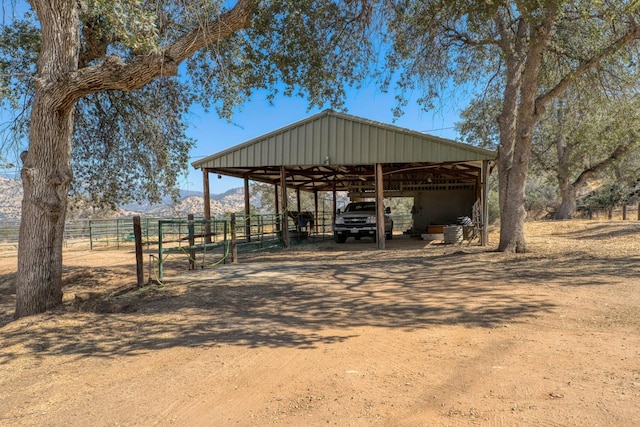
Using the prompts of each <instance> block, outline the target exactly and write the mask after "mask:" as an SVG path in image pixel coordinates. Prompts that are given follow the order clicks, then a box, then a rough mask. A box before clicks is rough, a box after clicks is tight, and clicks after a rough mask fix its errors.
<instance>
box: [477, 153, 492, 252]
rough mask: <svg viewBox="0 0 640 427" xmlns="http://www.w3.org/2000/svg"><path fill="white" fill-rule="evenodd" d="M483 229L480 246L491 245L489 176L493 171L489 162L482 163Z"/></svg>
mask: <svg viewBox="0 0 640 427" xmlns="http://www.w3.org/2000/svg"><path fill="white" fill-rule="evenodd" d="M481 173H482V199H481V200H482V229H481V233H480V246H487V244H488V243H489V176H490V174H491V169H490V168H489V161H488V160H483V161H482V171H481Z"/></svg>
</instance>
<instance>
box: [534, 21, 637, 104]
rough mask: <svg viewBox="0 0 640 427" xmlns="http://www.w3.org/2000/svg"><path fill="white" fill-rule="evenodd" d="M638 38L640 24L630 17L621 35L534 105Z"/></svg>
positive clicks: (545, 100)
mask: <svg viewBox="0 0 640 427" xmlns="http://www.w3.org/2000/svg"><path fill="white" fill-rule="evenodd" d="M639 38H640V25H638V24H637V23H636V21H635V20H633V19H632V20H631V23H630V28H629V30H628V31H627V32H626V33H625V34H624V35H623V36H622V37H620V38H619V39H617V40H616V41H614V42H613V43H611V44H610V45H609V46H607V47H605V48H604V49H602V50H601V51H600V52H598V53H597V54H595V55H594V56H592V57H591V58H589V59H587V60H585V61H583V62H582V63H581V64H580V65H578V67H577V68H576V69H575V70H574V71H573V72H571V73H569V74H567V75H566V76H564V77H563V78H562V79H561V80H560V81H559V82H558V84H557V85H556V86H554V87H553V88H551V89H550V90H549V91H548V92H546V93H544V94H542V95H540V96H539V97H538V99H537V100H536V107H537V108H538V107H540V108H541V107H544V105H545V104H547V103H548V102H549V101H550V100H552V99H554V98H556V97H557V96H558V95H560V93H561V92H562V91H564V90H565V89H566V88H567V87H569V85H571V84H572V83H573V82H574V81H575V80H577V79H578V78H579V77H580V76H582V75H583V74H585V73H586V72H587V71H589V70H590V69H591V68H594V67H597V66H598V65H599V64H600V62H601V61H602V60H603V59H605V58H608V57H610V56H611V55H613V54H614V53H615V52H618V51H620V50H621V49H622V48H624V47H625V46H627V45H629V44H630V43H632V42H633V41H634V40H637V39H639Z"/></svg>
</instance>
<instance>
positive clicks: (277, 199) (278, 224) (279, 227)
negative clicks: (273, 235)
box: [273, 185, 282, 232]
mask: <svg viewBox="0 0 640 427" xmlns="http://www.w3.org/2000/svg"><path fill="white" fill-rule="evenodd" d="M273 190H274V196H275V205H276V206H275V207H276V232H277V231H280V230H282V220H281V219H280V196H279V194H278V186H277V185H274V186H273Z"/></svg>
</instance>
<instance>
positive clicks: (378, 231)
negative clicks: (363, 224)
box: [375, 163, 385, 249]
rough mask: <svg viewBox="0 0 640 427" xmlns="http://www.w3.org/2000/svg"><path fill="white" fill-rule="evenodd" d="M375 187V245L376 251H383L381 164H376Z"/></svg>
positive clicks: (382, 182)
mask: <svg viewBox="0 0 640 427" xmlns="http://www.w3.org/2000/svg"><path fill="white" fill-rule="evenodd" d="M375 187H376V243H377V245H378V249H384V248H385V242H384V179H383V175H382V163H376V171H375Z"/></svg>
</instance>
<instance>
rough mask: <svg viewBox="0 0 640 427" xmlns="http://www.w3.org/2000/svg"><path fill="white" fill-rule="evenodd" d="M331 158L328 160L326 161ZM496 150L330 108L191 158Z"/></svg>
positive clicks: (233, 163)
mask: <svg viewBox="0 0 640 427" xmlns="http://www.w3.org/2000/svg"><path fill="white" fill-rule="evenodd" d="M327 158H328V161H327ZM495 158H496V153H495V152H494V151H490V150H485V149H482V148H478V147H474V146H471V145H468V144H462V143H459V142H455V141H451V140H448V139H444V138H439V137H436V136H432V135H428V134H425V133H421V132H416V131H412V130H409V129H404V128H401V127H397V126H392V125H388V124H383V123H379V122H374V121H371V120H366V119H363V118H360V117H355V116H351V115H348V114H344V113H338V112H335V111H332V110H326V111H323V112H321V113H319V114H316V115H314V116H311V117H309V118H306V119H304V120H301V121H299V122H296V123H293V124H291V125H289V126H286V127H283V128H281V129H278V130H275V131H273V132H270V133H268V134H266V135H262V136H259V137H257V138H254V139H252V140H249V141H247V142H245V143H243V144H240V145H236V146H234V147H231V148H229V149H227V150H224V151H221V152H219V153H216V154H213V155H211V156H208V157H205V158H203V159H201V160H197V161H195V162H193V163H192V165H193V167H195V168H196V169H201V168H246V167H261V166H313V165H326V164H327V163H329V164H331V165H357V164H375V163H411V162H416V161H418V162H432V163H441V162H461V161H462V162H464V161H474V160H493V159H495Z"/></svg>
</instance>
